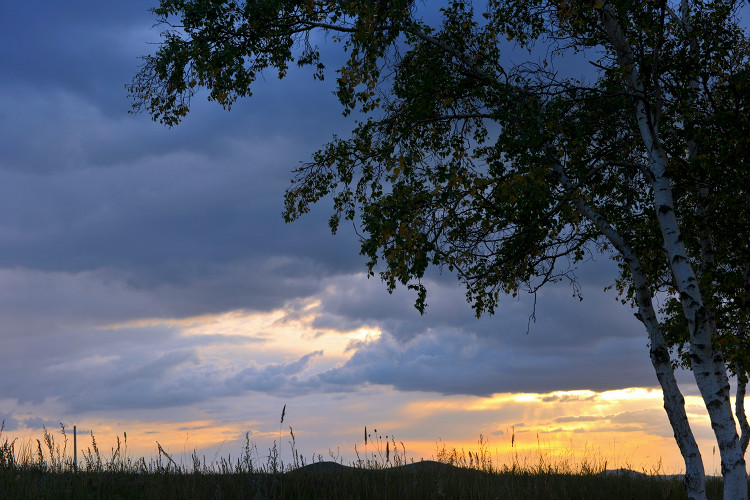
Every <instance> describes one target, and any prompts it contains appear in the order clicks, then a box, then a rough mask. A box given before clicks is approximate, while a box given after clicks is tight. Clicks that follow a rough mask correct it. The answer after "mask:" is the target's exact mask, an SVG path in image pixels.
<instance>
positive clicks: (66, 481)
mask: <svg viewBox="0 0 750 500" xmlns="http://www.w3.org/2000/svg"><path fill="white" fill-rule="evenodd" d="M375 434H376V435H375V439H374V440H373V439H372V436H370V442H369V443H367V436H368V434H367V431H366V430H365V443H364V446H363V448H362V449H361V450H359V451H357V450H355V451H357V460H356V461H355V462H353V463H350V464H343V463H341V462H340V461H339V462H336V461H324V460H323V459H322V457H318V458H317V459H313V460H310V461H309V462H307V461H305V460H304V458H303V457H301V456H299V454H298V453H297V452H296V449H295V442H294V433H293V432H291V440H290V441H289V442H290V444H291V456H292V457H293V459H292V462H291V463H283V462H282V461H281V460H280V458H279V456H280V454H279V452H278V449H277V447H276V445H275V444H274V446H273V447H272V448H271V449H269V450H268V453H267V454H266V456H265V457H262V459H261V458H260V455H259V453H258V450H257V448H256V447H255V446H254V445H253V444H252V443H251V442H250V440H249V437H248V436H246V438H245V448H244V450H243V453H242V454H241V456H239V457H235V458H232V457H227V458H222V459H219V460H218V461H216V462H214V463H210V464H209V463H206V459H205V457H203V458H201V457H198V456H197V455H196V454H195V453H193V454H192V456H191V457H190V460H189V463H188V464H184V463H183V464H178V463H177V462H176V461H175V460H174V459H173V458H172V457H171V456H170V455H169V454H168V453H167V452H166V451H165V450H164V449H163V448H162V447H161V445H159V444H158V442H157V452H158V455H157V458H155V459H151V460H150V461H146V459H144V458H138V459H135V458H133V457H129V456H128V454H127V435H126V434H123V439H122V440H121V439H120V438H119V437H118V439H117V443H116V446H113V447H111V453H110V457H109V458H104V457H103V456H102V453H101V452H100V450H99V447H98V445H97V443H96V439H95V437H94V436H93V434H92V435H91V445H89V446H87V447H86V448H85V449H84V450H82V451H83V453H82V454H81V455H79V456H78V461H77V463H76V464H75V465H76V466H74V462H73V456H72V450H71V448H72V444H71V441H72V440H71V439H70V436H69V434H67V433H66V431H65V428H64V427H63V428H62V429H61V437H59V438H58V439H57V440H56V439H55V436H54V435H53V434H52V433H50V432H49V431H48V430H46V429H44V431H43V435H42V436H41V439H38V440H34V441H29V442H26V443H18V442H17V441H15V440H14V441H9V440H8V439H7V438H3V436H2V431H1V430H0V499H39V498H46V499H64V498H71V499H160V500H162V499H193V498H194V499H204V498H205V499H225V498H226V499H229V498H243V499H265V498H274V499H276V498H279V499H281V498H285V499H286V498H288V499H357V498H361V499H369V498H377V499H389V498H390V499H394V500H395V499H406V498H409V499H441V498H445V499H454V498H455V499H462V498H466V499H497V498H500V499H545V500H547V499H603V500H614V499H621V498H622V499H684V498H687V495H686V494H685V490H684V488H683V486H682V482H681V479H680V478H679V477H666V476H658V475H650V474H645V473H642V472H637V471H619V472H618V471H606V462H602V460H601V459H596V460H591V461H586V460H583V461H579V462H577V463H576V464H571V463H569V462H566V461H559V460H557V461H552V460H550V459H549V457H547V456H545V455H544V454H543V453H540V454H539V455H538V456H536V457H533V459H531V460H529V459H523V460H520V459H518V458H517V457H516V458H512V459H511V461H510V463H508V464H496V463H494V462H493V460H492V458H491V456H490V453H489V451H488V450H487V447H486V445H484V444H483V441H482V439H481V438H480V441H479V446H478V448H477V450H476V451H473V450H472V451H469V452H465V451H463V450H462V451H460V452H459V451H457V450H455V449H446V448H445V447H443V448H442V449H438V450H437V454H436V455H437V456H435V457H431V460H425V461H419V462H416V461H410V462H408V463H407V461H406V458H405V456H406V455H405V452H403V451H401V452H399V444H398V443H396V441H395V440H393V439H392V440H391V441H388V440H383V439H382V437H380V436H378V435H377V433H375ZM280 438H281V436H280ZM280 441H281V439H279V442H280ZM79 443H80V441H79ZM368 444H369V448H368V447H367V446H368ZM400 446H401V449H402V450H403V449H404V448H403V444H401V445H400ZM364 450H367V451H364ZM360 453H362V455H361V457H360ZM708 487H709V498H715V499H719V498H721V480H720V479H717V478H710V479H709V484H708Z"/></svg>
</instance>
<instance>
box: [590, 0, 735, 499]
mask: <svg viewBox="0 0 750 500" xmlns="http://www.w3.org/2000/svg"><path fill="white" fill-rule="evenodd" d="M601 10H602V21H603V25H604V28H605V30H606V32H607V35H608V38H609V40H610V42H612V44H613V45H614V47H615V50H616V51H617V54H618V57H619V60H620V64H621V65H622V67H623V68H625V69H628V70H629V73H628V75H627V85H628V87H629V89H630V91H631V92H633V93H634V94H635V95H636V96H637V97H636V98H634V104H635V116H636V119H637V121H638V127H639V130H640V133H641V138H642V140H643V144H644V146H645V149H646V151H647V153H648V159H649V167H650V171H651V175H652V180H651V182H652V187H653V195H654V200H653V201H654V208H655V210H656V216H657V219H658V221H659V225H660V227H661V233H662V238H663V240H664V248H665V250H666V252H667V256H668V259H669V265H670V268H671V271H672V275H673V277H674V281H675V285H676V288H677V291H678V293H679V296H680V301H681V303H682V309H683V313H684V315H685V318H686V320H687V322H688V326H689V329H690V360H691V367H692V371H693V375H694V376H695V381H696V383H697V385H698V389H699V390H700V393H701V396H702V397H703V401H704V403H705V405H706V409H707V410H708V414H709V417H710V420H711V427H712V429H713V431H714V435H715V436H716V441H717V444H718V445H719V452H720V455H721V471H722V475H723V476H724V500H747V471H746V470H745V460H744V457H743V453H742V450H741V447H740V441H739V436H738V435H737V427H736V424H735V421H734V417H733V416H732V407H731V402H730V398H729V379H728V376H727V371H726V366H725V364H724V360H723V358H722V356H721V353H720V352H719V351H714V349H713V345H712V339H713V337H714V335H715V333H716V324H715V323H714V322H713V320H712V319H711V314H710V311H708V310H707V309H706V307H705V306H704V304H703V298H702V295H701V292H700V289H699V287H698V280H697V279H696V275H695V271H694V270H693V268H692V266H691V265H690V262H689V260H688V254H687V250H686V248H685V245H684V243H683V241H682V234H681V232H680V227H679V222H678V220H677V217H676V215H675V210H674V199H673V196H672V184H671V180H670V179H669V177H667V162H668V159H667V155H666V152H665V151H664V149H663V148H662V146H661V143H660V141H659V137H658V130H657V126H656V124H655V123H654V116H653V115H652V114H651V113H650V112H649V110H648V109H647V108H646V104H645V98H646V96H645V93H644V92H643V85H642V83H641V82H640V75H639V71H638V67H637V64H636V59H635V57H634V55H633V51H632V49H631V47H630V45H629V43H628V41H627V38H626V37H625V35H624V33H623V31H622V29H621V28H620V26H619V23H618V20H617V16H616V14H615V12H614V10H613V9H612V7H611V6H610V5H609V4H605V5H604V6H603V7H602V9H601Z"/></svg>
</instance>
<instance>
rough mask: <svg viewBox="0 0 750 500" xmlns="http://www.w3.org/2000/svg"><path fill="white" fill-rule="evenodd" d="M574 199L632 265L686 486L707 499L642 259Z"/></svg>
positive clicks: (693, 497) (694, 499)
mask: <svg viewBox="0 0 750 500" xmlns="http://www.w3.org/2000/svg"><path fill="white" fill-rule="evenodd" d="M555 170H556V171H557V173H558V174H559V175H560V178H561V181H562V183H563V185H564V186H565V187H566V188H567V189H572V188H573V184H572V183H571V182H570V180H569V179H568V178H567V176H566V174H565V172H564V170H563V169H562V166H561V165H557V166H556V169H555ZM574 203H575V204H576V208H577V209H578V211H579V212H580V213H581V214H582V215H583V216H584V217H586V218H587V219H589V220H590V221H591V222H592V223H593V224H594V225H595V226H596V227H597V228H598V229H599V231H601V233H602V234H603V235H604V236H605V237H606V238H607V239H608V240H609V241H610V243H612V245H613V246H614V247H615V248H616V249H617V251H618V252H619V253H620V255H622V257H623V259H624V260H625V263H626V264H627V265H628V268H629V269H630V273H631V275H632V276H633V282H634V285H635V290H636V302H637V304H638V313H636V317H637V318H638V319H639V320H640V321H641V322H642V323H643V324H644V326H645V327H646V331H647V332H648V337H649V341H650V343H651V348H650V357H651V364H652V365H653V367H654V370H655V371H656V378H657V379H658V380H659V385H661V389H662V395H663V399H664V410H665V411H666V412H667V417H668V418H669V423H670V425H671V426H672V431H673V432H674V438H675V441H676V442H677V446H678V447H679V449H680V454H681V455H682V458H683V460H684V461H685V478H684V484H685V489H686V490H687V494H688V498H689V499H690V500H706V498H707V497H706V474H705V470H704V467H703V459H702V458H701V454H700V450H699V449H698V443H696V441H695V436H694V435H693V431H692V429H691V428H690V422H689V421H688V418H687V413H686V412H685V398H684V397H683V396H682V393H681V392H680V388H679V386H678V385H677V380H676V379H675V376H674V370H673V369H672V363H671V362H670V358H669V348H668V347H667V343H666V341H665V340H664V335H663V333H662V330H661V326H660V325H659V321H658V319H657V317H656V312H655V310H654V306H653V301H652V299H651V290H650V289H649V287H648V283H647V281H646V278H645V274H644V272H643V268H642V266H641V263H640V260H639V259H638V256H637V255H636V254H635V252H634V251H633V249H632V247H631V246H630V245H629V244H628V243H627V242H626V241H625V240H624V239H623V238H622V236H621V235H620V234H619V233H617V232H616V231H615V230H614V228H613V227H612V226H611V225H610V224H609V223H608V222H607V221H606V220H605V219H604V217H602V216H601V215H600V214H599V213H597V212H596V211H594V210H593V209H592V208H591V207H589V206H588V205H586V204H585V203H584V202H583V201H582V200H581V199H575V200H574Z"/></svg>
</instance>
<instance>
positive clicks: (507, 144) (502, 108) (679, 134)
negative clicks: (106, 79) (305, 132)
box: [129, 0, 750, 367]
mask: <svg viewBox="0 0 750 500" xmlns="http://www.w3.org/2000/svg"><path fill="white" fill-rule="evenodd" d="M420 5H421V4H419V3H417V2H411V1H407V0H393V1H378V2H360V1H333V0H297V1H294V0H286V1H268V0H266V1H263V0H258V1H246V2H244V1H230V2H216V1H208V0H202V1H200V0H193V1H187V0H162V1H161V3H160V6H159V7H158V8H156V9H154V13H155V14H156V16H157V17H158V19H159V22H160V23H161V25H162V26H165V27H166V28H167V29H166V30H165V31H164V42H163V44H162V45H161V46H160V47H159V50H158V51H157V52H156V54H155V55H151V56H147V57H146V58H145V63H144V66H143V67H142V70H141V72H140V73H139V74H138V75H137V76H136V77H135V79H134V80H133V83H132V84H131V85H130V86H129V90H130V92H131V95H132V97H133V99H134V109H135V110H136V111H137V110H147V111H148V112H149V113H150V114H151V115H152V117H153V118H154V119H155V120H158V121H161V122H163V123H165V124H167V125H174V124H175V123H177V122H179V120H180V119H182V118H183V117H184V116H185V115H186V114H187V112H188V110H189V103H190V98H192V97H193V96H194V92H195V91H196V89H198V88H201V87H204V88H206V89H207V90H208V91H209V99H211V100H215V101H217V102H219V103H220V104H221V105H222V106H224V107H226V108H229V107H230V106H231V104H232V103H233V102H234V101H235V100H236V99H237V98H240V97H245V96H249V95H251V87H252V84H253V82H254V81H255V79H256V78H257V76H258V75H259V74H260V73H261V72H262V71H264V70H266V69H274V70H275V71H276V72H277V74H278V76H279V77H284V76H285V74H286V71H287V69H288V65H289V64H291V63H292V62H296V63H297V64H299V65H301V66H312V67H313V69H314V77H315V78H317V79H321V80H322V79H323V78H324V76H325V74H326V73H325V69H326V68H325V67H324V65H323V63H322V62H321V57H320V52H319V49H318V48H317V46H315V45H314V43H313V42H312V41H311V40H313V39H314V38H313V37H311V34H312V33H313V32H315V31H320V32H323V33H325V34H327V35H328V36H327V40H328V41H330V42H331V43H334V44H339V45H341V48H342V50H344V51H345V52H346V53H347V54H348V59H347V60H346V62H345V64H344V65H343V66H342V67H341V68H338V69H337V77H336V95H337V96H338V98H339V100H340V102H341V104H342V109H343V112H344V113H345V114H349V113H351V112H352V111H357V112H358V116H359V121H357V123H356V126H355V127H354V129H353V131H352V134H351V136H350V137H349V138H339V137H334V138H333V139H332V140H331V142H330V143H329V144H327V145H325V146H324V147H323V148H322V149H321V150H319V151H318V152H317V153H315V154H314V155H313V157H312V160H311V161H310V162H308V163H305V164H303V165H302V166H301V167H299V168H298V169H296V170H295V173H294V179H293V182H292V185H291V187H290V188H289V189H288V191H287V193H286V195H285V212H284V217H285V219H286V220H287V221H291V220H294V219H296V218H298V217H299V216H301V215H302V214H304V213H306V212H307V211H308V210H309V209H310V206H311V205H312V204H314V203H316V202H318V201H320V200H321V199H324V198H330V199H331V200H332V202H333V215H332V217H331V219H330V226H331V230H332V231H333V232H335V231H336V230H337V229H338V227H339V224H340V223H341V221H342V220H344V221H348V222H352V223H354V224H355V225H356V226H357V228H358V233H359V234H360V235H361V238H362V245H361V253H362V254H363V255H364V256H365V257H366V258H367V259H368V264H367V265H368V269H369V271H370V273H371V274H374V273H379V274H380V277H381V278H382V279H383V280H384V281H385V283H386V285H387V287H388V289H389V290H390V291H392V290H393V289H394V288H395V287H396V286H398V285H405V286H407V287H409V288H411V289H414V290H415V291H416V307H417V308H418V309H419V310H420V311H424V309H425V307H426V297H427V290H426V288H425V287H424V285H423V282H422V280H423V278H424V276H425V273H426V272H427V270H428V268H429V267H430V266H437V267H440V268H446V269H448V270H449V271H451V272H454V273H456V274H457V276H458V278H459V279H460V280H461V281H462V282H463V283H464V284H465V286H466V291H467V299H468V301H469V302H470V303H471V305H472V306H473V307H474V309H475V310H476V313H477V315H481V314H482V313H490V314H491V313H493V312H494V311H495V308H496V306H497V304H498V300H499V297H500V296H501V295H504V294H512V295H515V294H517V293H518V291H519V290H526V291H530V292H535V291H536V290H537V289H538V288H539V287H540V286H542V285H544V284H545V283H548V282H550V281H557V280H569V281H570V282H572V283H574V284H575V274H574V269H575V266H576V264H578V263H580V262H581V261H583V260H586V259H588V258H590V257H591V256H592V255H593V254H594V253H595V252H601V253H603V254H605V255H607V256H611V257H612V258H614V259H615V260H617V261H618V262H619V264H620V268H621V273H620V276H619V277H618V279H617V280H616V282H615V286H616V287H617V289H618V291H619V292H620V294H621V298H622V300H623V301H624V302H631V303H634V301H635V288H634V282H633V277H632V276H631V274H630V273H631V271H630V269H629V267H628V263H627V262H626V261H625V260H624V259H623V256H622V255H621V254H619V253H618V252H616V251H614V250H613V249H612V248H611V246H610V245H609V243H608V242H607V241H606V240H605V239H604V238H603V236H602V233H601V231H600V229H598V228H597V227H595V226H594V224H593V223H592V222H591V221H590V220H589V219H587V218H585V217H584V216H583V215H582V214H581V213H580V211H579V209H578V207H580V203H583V204H585V205H586V206H587V207H589V208H591V209H592V210H594V211H596V212H597V213H598V214H600V215H601V216H602V217H603V218H604V220H605V221H606V222H607V223H608V224H609V225H610V226H611V227H612V228H613V230H614V231H616V232H617V233H618V234H619V235H620V236H621V237H622V238H623V240H624V241H625V242H627V244H628V245H629V246H630V247H632V249H633V250H634V252H635V254H636V255H637V257H638V259H639V261H640V263H641V265H642V268H643V271H644V272H645V274H646V276H647V280H648V284H649V288H650V290H651V293H652V294H653V295H656V294H658V293H662V294H666V297H667V301H666V303H665V304H664V307H663V309H662V311H661V313H662V317H663V326H664V329H665V332H666V334H667V336H668V339H669V341H670V342H671V343H672V345H674V346H676V348H677V349H678V351H679V352H680V353H681V358H680V359H681V360H682V362H683V363H685V364H688V365H689V363H690V360H689V356H688V355H687V351H686V349H685V346H686V342H687V341H688V331H687V324H688V322H687V320H686V318H685V317H684V314H683V311H682V310H681V306H680V304H679V300H680V299H681V297H679V296H678V295H677V289H676V286H675V283H674V281H673V278H672V274H671V271H670V262H669V261H668V259H667V258H666V253H665V250H664V240H663V237H662V234H661V231H660V228H659V223H658V220H657V217H656V213H655V208H654V206H653V200H654V197H653V187H652V182H651V176H652V174H651V172H650V171H649V166H648V165H649V155H650V154H651V153H650V151H649V150H648V148H647V147H646V146H645V145H644V143H643V141H642V135H641V127H642V126H643V127H648V128H649V129H650V130H654V131H656V134H657V135H658V137H659V141H660V147H663V149H664V150H665V151H666V154H667V156H668V158H669V164H668V167H667V168H668V172H667V174H668V176H669V177H670V178H671V179H672V185H673V189H674V198H675V210H676V212H677V216H678V219H679V222H680V224H681V226H680V230H681V235H682V238H683V241H684V243H685V245H686V247H687V250H688V252H689V259H690V262H691V264H692V266H693V268H694V269H695V270H696V274H697V276H698V279H699V287H700V289H701V293H702V294H703V296H704V301H705V303H706V307H707V314H709V315H710V316H711V318H712V319H714V320H715V321H716V324H717V326H718V332H719V333H718V334H717V335H718V337H717V339H716V345H717V346H719V347H720V350H721V351H722V353H723V354H724V356H725V357H726V359H727V362H728V363H729V364H730V365H731V366H733V367H735V366H740V365H742V366H744V365H747V362H746V361H745V358H746V356H747V354H746V353H748V345H747V344H748V340H747V335H746V326H745V325H746V323H747V317H748V309H749V306H748V294H749V293H750V291H749V288H750V285H749V284H748V281H750V278H748V271H747V270H746V269H747V266H748V262H750V249H749V246H750V245H749V243H748V242H749V241H750V222H749V221H750V217H749V215H750V213H749V212H750V192H749V186H748V185H749V184H750V183H748V181H747V179H748V167H747V161H748V137H750V120H749V119H748V116H749V114H748V109H747V99H748V97H747V96H748V89H750V76H749V75H750V68H749V67H748V55H749V54H750V51H749V50H748V49H749V47H748V39H747V34H746V30H745V29H743V28H742V27H741V25H740V24H739V20H738V16H737V9H738V6H739V2H737V1H733V0H722V1H712V2H709V1H692V2H688V3H686V4H685V5H687V6H688V7H689V8H690V13H689V14H690V16H689V19H690V21H689V22H690V25H687V24H686V21H685V20H686V19H688V17H685V16H683V14H686V13H683V12H676V11H675V9H677V7H676V6H673V5H672V3H670V2H667V1H665V0H661V1H658V0H657V1H642V0H637V1H636V0H619V1H612V2H606V1H600V0H594V1H592V0H562V1H546V0H532V1H517V0H490V1H489V2H487V3H486V5H483V10H482V11H478V9H479V8H478V7H477V6H475V5H474V4H473V3H472V2H467V1H459V0H453V1H447V2H445V4H444V7H443V8H442V9H441V10H440V21H439V23H437V24H434V25H427V24H426V23H425V22H424V21H423V20H422V17H421V16H420V11H419V8H418V7H419V6H420ZM605 10H606V12H607V13H611V15H613V16H615V18H616V19H617V21H618V26H619V27H620V29H621V30H622V32H623V36H624V39H625V40H626V41H627V43H628V44H629V46H630V48H631V49H632V53H629V54H625V53H624V52H623V50H624V49H623V48H622V47H620V46H617V45H616V44H613V42H612V40H611V38H610V37H608V34H607V32H606V29H605V23H604V21H603V20H604V17H605V15H610V14H606V13H605ZM173 19H177V21H173ZM540 47H546V50H540ZM523 54H529V57H528V58H527V59H526V60H525V61H522V62H521V63H517V64H514V63H512V62H511V61H515V60H518V59H521V58H522V56H523ZM569 58H578V60H582V61H583V60H585V61H587V63H588V66H589V67H590V74H588V75H587V76H586V77H576V75H570V74H568V75H566V74H565V72H564V71H563V70H564V67H563V66H564V65H565V63H566V61H567V60H569ZM633 74H635V75H636V77H637V83H638V85H639V86H640V87H639V88H640V90H638V91H637V92H636V91H634V90H632V88H631V87H629V86H628V84H627V82H628V81H629V80H628V79H629V78H631V77H632V75H633ZM639 102H640V103H643V105H644V106H646V107H647V111H648V116H649V117H651V118H650V122H649V123H646V124H643V123H639V122H638V120H637V119H636V117H635V115H634V113H633V108H634V103H639ZM563 176H565V177H566V178H567V179H568V180H569V182H568V183H565V182H563ZM576 290H577V289H576V288H574V293H575V291H576Z"/></svg>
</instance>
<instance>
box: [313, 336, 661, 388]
mask: <svg viewBox="0 0 750 500" xmlns="http://www.w3.org/2000/svg"><path fill="white" fill-rule="evenodd" d="M644 358H647V356H646V354H644V352H643V350H642V349H641V348H640V347H639V345H638V342H633V341H632V340H611V339H605V340H603V341H601V342H599V343H598V344H596V345H595V346H594V347H593V348H592V349H590V350H586V351H576V350H567V351H561V352H559V353H557V354H555V353H552V352H550V351H546V350H543V351H542V352H541V353H539V354H537V355H534V354H533V353H532V352H531V349H529V348H523V349H516V348H514V347H512V346H503V345H502V344H499V343H497V342H495V340H494V339H489V338H483V337H479V336H477V335H475V334H473V333H471V332H467V331H461V330H450V329H445V330H427V331H426V332H425V333H423V334H421V335H418V336H416V337H414V338H412V339H411V340H409V341H407V342H399V341H398V340H397V339H395V338H394V337H393V336H392V335H389V334H387V333H386V334H384V335H381V336H380V337H379V338H378V339H375V340H372V341H369V342H362V343H360V344H358V345H356V349H355V351H354V353H353V354H352V356H351V358H350V359H349V360H347V361H346V363H344V364H343V365H342V366H340V367H337V368H334V369H331V370H329V371H327V372H325V373H322V374H320V375H319V376H318V378H319V380H320V381H321V382H322V383H323V384H328V385H330V386H332V387H337V386H341V385H356V384H368V383H369V384H385V385H390V386H393V387H394V388H395V389H397V390H401V391H432V392H437V393H441V394H471V395H477V396H489V395H491V394H493V393H500V392H542V393H544V392H552V391H556V390H574V389H591V390H595V391H601V390H608V389H614V388H620V387H632V386H654V385H656V380H655V377H653V376H652V375H651V374H650V373H649V371H648V368H649V365H648V360H647V359H644Z"/></svg>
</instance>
